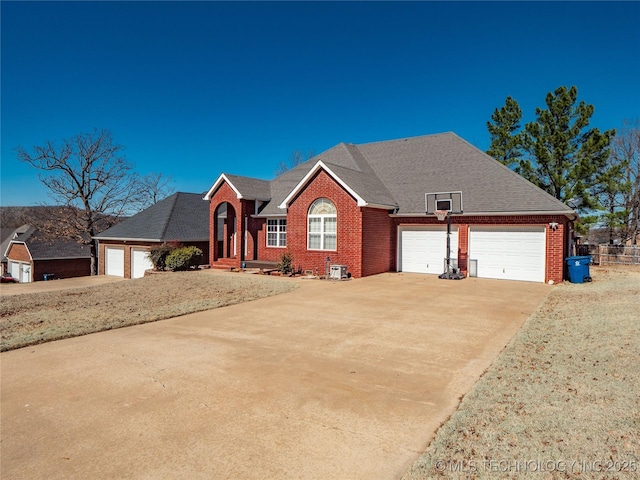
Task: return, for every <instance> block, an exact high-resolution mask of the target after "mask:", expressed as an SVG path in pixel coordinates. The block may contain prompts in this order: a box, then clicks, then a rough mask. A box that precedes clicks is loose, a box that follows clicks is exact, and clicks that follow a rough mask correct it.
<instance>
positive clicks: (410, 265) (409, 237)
mask: <svg viewBox="0 0 640 480" xmlns="http://www.w3.org/2000/svg"><path fill="white" fill-rule="evenodd" d="M399 232H400V242H399V244H400V252H399V257H400V262H399V270H400V271H401V272H413V273H433V274H437V275H439V274H441V273H443V272H444V269H445V259H446V258H447V227H440V226H438V227H433V226H406V227H403V226H401V227H400V228H399ZM451 258H452V261H453V265H454V266H456V265H457V258H458V228H457V227H456V226H453V225H452V226H451Z"/></svg>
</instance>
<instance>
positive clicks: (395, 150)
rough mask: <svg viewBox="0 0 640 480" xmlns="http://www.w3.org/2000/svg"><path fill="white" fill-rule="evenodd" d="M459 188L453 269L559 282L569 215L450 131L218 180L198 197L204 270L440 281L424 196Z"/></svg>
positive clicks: (441, 254)
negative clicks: (272, 268)
mask: <svg viewBox="0 0 640 480" xmlns="http://www.w3.org/2000/svg"><path fill="white" fill-rule="evenodd" d="M453 191H461V192H462V197H463V206H464V213H463V214H461V215H456V216H454V217H452V234H451V247H452V248H451V251H452V255H451V256H452V257H453V258H454V259H455V260H456V261H455V262H454V264H456V263H457V265H458V267H459V268H460V270H461V271H462V272H463V273H469V274H472V275H477V276H478V277H485V278H498V279H512V280H528V281H535V282H548V281H554V282H559V281H561V280H562V279H563V273H564V258H565V257H566V256H567V253H568V251H569V247H570V245H571V242H572V237H571V236H572V225H573V220H575V219H576V214H575V212H574V211H573V210H572V209H571V208H569V207H568V206H567V205H565V204H563V203H562V202H560V201H559V200H557V199H555V198H554V197H552V196H551V195H549V194H547V193H546V192H544V191H543V190H541V189H539V188H538V187H536V186H534V185H533V184H531V183H530V182H528V181H526V180H525V179H524V178H522V177H521V176H519V175H518V174H516V173H515V172H513V171H512V170H510V169H508V168H507V167H505V166H504V165H502V164H501V163H499V162H498V161H496V160H494V159H493V158H491V157H489V156H488V155H486V154H485V153H484V152H482V151H481V150H479V149H478V148H476V147H474V146H473V145H471V144H469V143H468V142H466V141H465V140H463V139H462V138H460V137H458V136H457V135H455V134H454V133H443V134H437V135H428V136H421V137H414V138H406V139H400V140H393V141H385V142H376V143H367V144H362V145H353V144H345V143H341V144H339V145H337V146H335V147H333V148H331V149H330V150H327V151H326V152H324V153H322V154H320V155H317V156H316V157H314V158H312V159H311V160H309V161H307V162H305V163H303V164H301V165H299V166H297V167H295V168H294V169H292V170H290V171H288V172H286V173H284V174H282V175H280V176H279V177H277V178H275V179H274V180H272V181H265V180H258V179H255V178H247V177H240V176H235V175H228V174H224V173H223V174H221V175H220V177H218V179H217V180H216V181H215V182H214V183H213V186H212V187H211V189H210V190H209V191H208V192H207V194H206V196H205V200H208V201H209V206H210V215H211V217H210V218H211V221H210V230H211V231H210V234H209V238H210V241H211V244H212V248H211V251H210V264H211V266H212V267H240V266H241V265H242V263H246V264H247V265H251V264H252V262H254V261H262V262H277V261H278V260H279V259H280V257H281V255H282V254H283V253H284V252H289V253H290V254H292V255H293V264H294V266H295V267H298V266H299V267H301V268H302V269H303V270H311V271H313V272H316V271H317V272H319V273H320V274H324V273H325V271H326V266H327V263H329V264H336V265H346V266H347V269H348V271H349V272H350V273H351V274H352V275H353V276H354V277H363V276H367V275H373V274H377V273H381V272H390V271H391V272H394V271H402V272H417V273H432V274H440V273H443V271H444V259H445V257H446V225H445V223H444V222H439V221H438V220H437V219H436V217H435V216H434V215H426V214H425V208H426V207H425V194H426V193H428V192H453Z"/></svg>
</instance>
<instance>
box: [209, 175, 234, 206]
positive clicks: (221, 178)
mask: <svg viewBox="0 0 640 480" xmlns="http://www.w3.org/2000/svg"><path fill="white" fill-rule="evenodd" d="M222 182H227V184H228V185H229V186H230V187H231V190H233V191H234V192H235V194H236V197H238V198H242V194H241V193H240V190H238V189H237V188H236V187H235V185H234V184H233V183H231V180H229V179H228V178H227V176H226V175H225V174H224V173H223V174H221V175H220V176H219V177H218V179H217V180H216V181H215V183H214V184H213V186H212V187H211V188H210V189H209V191H208V192H207V194H206V195H205V196H204V198H203V200H211V197H212V196H213V192H215V191H216V190H217V189H218V187H219V186H220V185H222Z"/></svg>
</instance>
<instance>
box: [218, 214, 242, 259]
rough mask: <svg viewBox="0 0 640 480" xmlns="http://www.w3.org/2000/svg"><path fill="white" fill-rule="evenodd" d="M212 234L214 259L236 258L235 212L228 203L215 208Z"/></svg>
mask: <svg viewBox="0 0 640 480" xmlns="http://www.w3.org/2000/svg"><path fill="white" fill-rule="evenodd" d="M213 221H214V227H213V233H214V238H215V239H216V244H215V247H214V253H215V258H214V260H219V259H221V258H236V256H237V255H238V254H239V253H240V252H238V242H237V241H236V240H237V231H236V210H235V209H234V208H233V205H231V204H230V203H229V202H222V203H221V204H220V205H218V206H217V208H216V210H215V212H214V216H213Z"/></svg>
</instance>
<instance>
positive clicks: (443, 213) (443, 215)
mask: <svg viewBox="0 0 640 480" xmlns="http://www.w3.org/2000/svg"><path fill="white" fill-rule="evenodd" d="M433 213H435V214H436V217H438V220H439V221H441V222H442V221H444V219H445V218H447V214H448V213H449V210H434V212H433Z"/></svg>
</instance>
